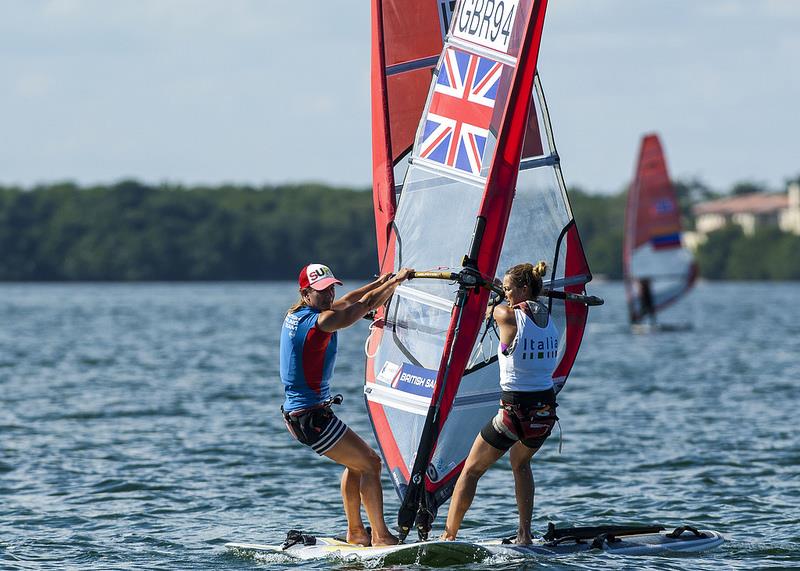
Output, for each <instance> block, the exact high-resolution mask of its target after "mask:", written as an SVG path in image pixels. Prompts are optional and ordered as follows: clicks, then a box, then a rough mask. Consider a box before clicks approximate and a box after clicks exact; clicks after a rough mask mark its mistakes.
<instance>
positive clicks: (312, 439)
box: [281, 406, 347, 456]
mask: <svg viewBox="0 0 800 571" xmlns="http://www.w3.org/2000/svg"><path fill="white" fill-rule="evenodd" d="M281 412H283V409H282V408H281ZM283 421H284V422H285V423H286V428H287V429H288V430H289V432H290V433H291V435H292V436H294V437H295V439H296V440H297V441H298V442H300V443H302V444H305V445H306V446H309V447H311V449H312V450H314V452H316V453H317V454H319V455H320V456H322V455H324V454H325V453H326V452H328V451H329V450H330V449H331V448H333V447H334V446H336V444H337V443H338V442H339V441H340V440H341V439H342V437H343V436H344V435H345V432H347V425H346V424H345V423H344V422H342V421H341V420H339V419H338V418H337V417H336V415H335V414H334V413H333V410H331V407H330V406H321V407H318V408H312V409H308V410H296V411H292V412H288V413H287V412H283Z"/></svg>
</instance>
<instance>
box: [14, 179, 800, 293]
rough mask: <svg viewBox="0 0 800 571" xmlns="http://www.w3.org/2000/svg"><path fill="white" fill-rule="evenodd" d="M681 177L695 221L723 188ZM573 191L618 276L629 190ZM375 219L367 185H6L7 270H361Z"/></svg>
mask: <svg viewBox="0 0 800 571" xmlns="http://www.w3.org/2000/svg"><path fill="white" fill-rule="evenodd" d="M753 186H754V185H752V184H751V183H743V184H740V185H737V187H736V188H734V191H735V192H736V193H740V192H743V190H742V189H743V188H746V189H747V190H748V191H751V190H752V187H753ZM676 187H677V189H678V194H679V200H680V202H681V206H682V209H683V212H684V214H685V216H686V220H685V224H686V226H687V227H689V228H691V227H692V226H693V220H692V219H691V215H690V212H691V205H692V204H693V203H694V202H696V201H698V200H707V199H709V198H714V197H716V196H718V194H716V193H714V192H713V191H711V190H710V189H709V188H708V187H706V186H704V185H703V184H702V183H700V182H698V181H689V182H679V183H677V185H676ZM570 201H571V204H572V208H573V212H574V215H575V219H576V221H577V223H578V228H579V230H580V234H581V238H582V240H583V243H584V247H585V249H586V254H587V257H588V259H589V264H590V266H591V268H592V271H593V272H594V273H595V274H602V275H605V276H607V277H609V278H611V279H618V278H620V277H621V276H622V231H623V230H622V229H623V221H624V216H625V214H624V209H625V194H624V192H623V193H618V194H612V195H607V194H596V193H590V192H586V191H584V190H581V189H573V190H572V191H570ZM374 228H375V226H374V219H373V215H372V195H371V193H370V192H369V191H368V189H346V188H334V187H329V186H325V185H319V184H300V185H282V186H260V187H253V186H234V185H224V186H217V187H191V188H189V187H184V186H181V185H155V186H154V185H146V184H142V183H140V182H137V181H132V180H129V181H122V182H119V183H116V184H113V185H108V186H92V187H79V186H77V185H75V184H71V183H59V184H51V185H43V186H38V187H35V188H31V189H23V188H17V187H3V186H0V281H155V280H158V281H162V280H163V281H181V280H187V281H189V280H279V279H296V277H297V272H298V270H299V268H300V267H302V266H303V265H304V264H306V263H308V262H309V261H323V262H325V263H327V264H329V265H330V266H332V267H333V268H334V269H335V271H336V274H337V275H338V276H341V277H346V278H365V277H369V276H371V275H372V274H373V273H374V272H375V271H376V268H377V252H376V249H375V239H374V235H375V229H374ZM697 260H698V264H699V266H700V272H701V275H702V276H704V277H706V278H708V279H755V280H759V279H777V280H789V279H800V237H798V236H793V235H787V234H783V233H781V232H780V231H778V230H777V229H769V228H768V229H763V230H759V231H757V232H756V233H755V235H753V236H745V235H744V234H743V233H742V232H741V230H740V229H738V227H731V228H724V229H722V230H719V231H718V232H714V233H712V234H710V235H709V239H708V241H707V242H706V243H705V244H703V245H702V246H701V247H700V249H699V251H698V252H697Z"/></svg>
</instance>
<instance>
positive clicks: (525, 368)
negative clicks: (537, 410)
mask: <svg viewBox="0 0 800 571" xmlns="http://www.w3.org/2000/svg"><path fill="white" fill-rule="evenodd" d="M528 304H529V306H530V309H531V312H535V310H536V306H537V305H538V304H537V303H536V302H532V301H529V302H528ZM514 316H515V317H516V319H517V336H516V337H514V340H513V341H512V342H511V345H510V346H509V347H508V348H507V349H506V352H507V353H508V354H507V355H504V354H503V351H502V350H500V348H498V350H497V359H498V363H499V365H500V388H501V389H503V390H504V391H525V392H531V391H546V390H547V389H551V388H553V371H554V370H555V368H556V363H557V357H558V330H557V329H556V326H555V325H553V320H552V319H550V318H549V316H548V319H547V325H545V326H544V327H539V326H538V325H536V322H535V321H533V319H531V318H530V317H528V315H527V314H526V313H525V311H524V310H522V309H519V308H517V307H515V308H514Z"/></svg>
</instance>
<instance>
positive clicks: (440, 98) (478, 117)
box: [419, 48, 503, 176]
mask: <svg viewBox="0 0 800 571" xmlns="http://www.w3.org/2000/svg"><path fill="white" fill-rule="evenodd" d="M502 71H503V65H502V64H500V63H498V62H496V61H494V60H492V59H489V58H485V57H481V56H478V55H475V54H470V53H468V52H464V51H461V50H458V49H454V48H447V50H446V51H445V58H444V62H443V63H442V67H441V69H440V70H439V76H438V78H437V80H436V85H435V87H434V90H433V95H432V96H431V103H430V107H429V109H428V114H427V116H426V117H425V125H424V128H423V131H422V136H421V138H420V146H419V156H420V157H423V158H426V159H429V160H431V161H434V162H437V163H440V164H442V165H444V166H447V167H450V168H453V169H457V170H460V171H464V172H467V173H470V174H473V175H477V176H479V175H480V173H481V168H482V163H483V152H484V150H485V148H486V140H487V138H488V135H489V125H490V123H491V120H492V113H493V111H494V104H495V101H496V98H497V88H498V85H499V84H500V75H501V73H502Z"/></svg>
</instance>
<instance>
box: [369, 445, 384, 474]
mask: <svg viewBox="0 0 800 571" xmlns="http://www.w3.org/2000/svg"><path fill="white" fill-rule="evenodd" d="M368 462H369V469H370V472H371V473H373V474H380V473H381V469H382V468H383V462H382V461H381V457H380V456H379V455H378V453H377V452H375V451H374V450H370V451H369V459H368Z"/></svg>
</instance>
